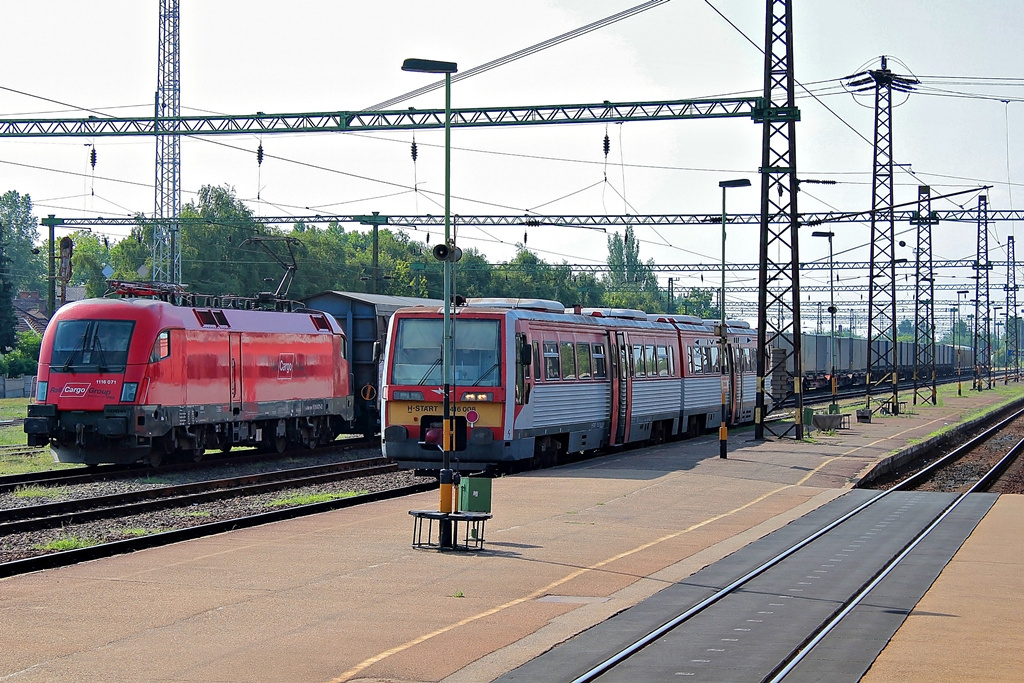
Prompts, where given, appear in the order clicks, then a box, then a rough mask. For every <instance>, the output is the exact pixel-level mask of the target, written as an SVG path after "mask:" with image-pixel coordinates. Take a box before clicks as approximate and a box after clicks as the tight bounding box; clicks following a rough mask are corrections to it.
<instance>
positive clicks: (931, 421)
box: [794, 417, 947, 486]
mask: <svg viewBox="0 0 1024 683" xmlns="http://www.w3.org/2000/svg"><path fill="white" fill-rule="evenodd" d="M945 419H947V418H944V417H937V418H935V419H934V420H929V421H928V422H925V423H924V424H920V425H917V426H915V427H911V428H909V429H904V430H903V431H902V432H897V433H895V434H893V435H891V436H887V437H885V438H882V439H877V440H875V441H872V442H871V443H866V444H864V445H862V446H857V447H855V448H851V449H850V450H848V451H845V452H843V453H840V454H839V455H837V456H835V457H833V458H829V459H828V460H826V461H825V462H823V463H821V464H820V465H818V466H817V467H815V468H814V469H813V470H811V471H810V472H808V473H807V476H805V477H804V478H803V479H801V480H800V481H798V482H797V483H796V484H794V486H803V485H804V483H806V482H807V480H808V479H810V478H811V477H813V476H814V475H815V474H817V473H818V472H820V471H821V468H823V467H825V465H828V464H829V463H831V462H835V461H836V460H838V459H839V458H845V457H846V456H848V455H850V454H852V453H856V452H857V451H859V450H862V449H864V448H870V447H871V446H874V445H875V444H879V443H882V442H883V441H889V440H890V439H895V438H896V437H897V436H903V435H904V434H906V433H908V432H912V431H914V430H915V429H920V428H921V427H927V426H928V425H930V424H933V423H935V422H940V421H943V420H945Z"/></svg>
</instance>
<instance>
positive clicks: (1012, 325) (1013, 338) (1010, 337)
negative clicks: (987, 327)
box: [1005, 235, 1020, 382]
mask: <svg viewBox="0 0 1024 683" xmlns="http://www.w3.org/2000/svg"><path fill="white" fill-rule="evenodd" d="M1005 365H1006V380H1007V381H1009V378H1011V377H1012V378H1013V381H1014V382H1019V381H1020V319H1019V318H1018V316H1017V260H1016V257H1015V256H1014V239H1013V235H1010V236H1009V237H1007V238H1006V363H1005Z"/></svg>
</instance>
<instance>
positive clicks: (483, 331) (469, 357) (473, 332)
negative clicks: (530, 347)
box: [391, 318, 501, 387]
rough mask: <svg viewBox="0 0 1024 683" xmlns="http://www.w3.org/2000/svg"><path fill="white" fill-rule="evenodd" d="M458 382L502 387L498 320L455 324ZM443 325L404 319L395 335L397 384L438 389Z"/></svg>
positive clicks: (425, 320) (394, 373)
mask: <svg viewBox="0 0 1024 683" xmlns="http://www.w3.org/2000/svg"><path fill="white" fill-rule="evenodd" d="M453 325H454V327H455V363H454V370H455V382H456V384H459V385H461V386H481V387H496V386H499V385H500V384H501V356H500V353H499V352H500V346H499V327H498V321H497V320H458V319H457V320H455V321H453ZM443 336H444V321H443V320H438V319H427V318H404V319H402V320H399V321H398V331H397V332H396V334H395V351H394V356H395V357H394V365H393V368H392V370H391V381H392V383H394V384H418V385H433V386H438V385H440V384H442V383H443V378H442V376H441V371H442V365H443V364H442V360H441V346H442V341H443Z"/></svg>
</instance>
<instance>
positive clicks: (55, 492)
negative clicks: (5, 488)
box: [14, 484, 68, 499]
mask: <svg viewBox="0 0 1024 683" xmlns="http://www.w3.org/2000/svg"><path fill="white" fill-rule="evenodd" d="M67 492H68V490H67V487H66V486H40V485H39V484H29V485H27V486H19V487H18V488H16V489H14V497H15V498H49V499H54V498H63V497H64V496H65V495H66V494H67Z"/></svg>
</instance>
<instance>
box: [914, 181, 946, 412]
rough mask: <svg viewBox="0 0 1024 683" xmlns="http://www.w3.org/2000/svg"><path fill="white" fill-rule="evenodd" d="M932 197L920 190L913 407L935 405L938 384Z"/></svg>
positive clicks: (918, 189) (916, 223)
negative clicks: (920, 404)
mask: <svg viewBox="0 0 1024 683" xmlns="http://www.w3.org/2000/svg"><path fill="white" fill-rule="evenodd" d="M938 222H939V221H938V219H936V218H934V217H933V216H932V194H931V189H930V188H929V187H928V186H927V185H921V186H920V187H918V188H917V215H916V217H915V218H914V219H913V220H912V221H911V223H913V224H915V225H917V256H916V263H915V265H916V266H917V267H916V269H915V273H916V275H915V280H914V282H915V285H916V289H917V298H916V300H915V301H914V320H915V323H916V324H915V325H914V405H917V403H918V400H920V402H921V403H922V404H925V405H927V404H929V403H930V404H932V405H936V402H935V401H936V382H935V275H934V273H935V271H934V269H933V267H932V226H933V225H935V224H937V223H938Z"/></svg>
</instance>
